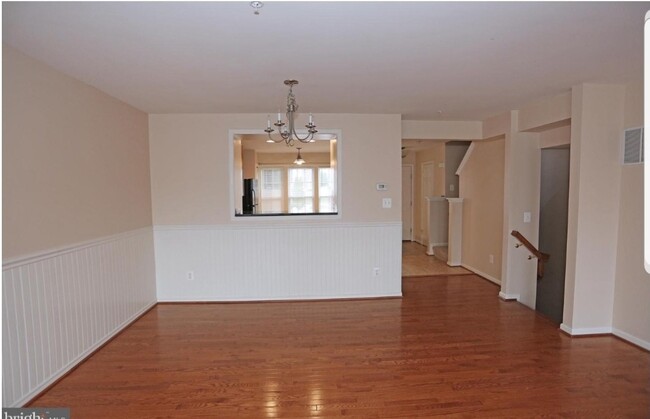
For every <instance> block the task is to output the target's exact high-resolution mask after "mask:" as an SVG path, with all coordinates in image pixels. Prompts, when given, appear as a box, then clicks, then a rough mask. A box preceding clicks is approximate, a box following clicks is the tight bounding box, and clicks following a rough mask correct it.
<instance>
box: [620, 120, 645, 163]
mask: <svg viewBox="0 0 650 419" xmlns="http://www.w3.org/2000/svg"><path fill="white" fill-rule="evenodd" d="M638 163H643V128H630V129H626V130H625V136H624V139H623V164H638Z"/></svg>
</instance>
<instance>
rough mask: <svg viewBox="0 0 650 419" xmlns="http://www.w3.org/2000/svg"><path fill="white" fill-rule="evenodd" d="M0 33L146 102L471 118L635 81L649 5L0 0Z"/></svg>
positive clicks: (116, 92)
mask: <svg viewBox="0 0 650 419" xmlns="http://www.w3.org/2000/svg"><path fill="white" fill-rule="evenodd" d="M2 8H3V42H5V43H7V44H8V45H11V46H13V47H14V48H16V49H18V50H21V51H22V52H24V53H26V54H27V55H29V56H32V57H34V58H36V59H38V60H41V61H44V62H46V63H48V64H49V65H51V66H52V67H54V68H56V69H58V70H60V71H62V72H64V73H67V74H69V75H71V76H73V77H75V78H77V79H79V80H82V81H84V82H86V83H88V84H90V85H92V86H95V87H97V88H98V89H100V90H102V91H104V92H106V93H108V94H110V95H112V96H114V97H117V98H119V99H121V100H123V101H125V102H127V103H129V104H131V105H133V106H135V107H136V108H139V109H141V110H143V111H146V112H149V113H170V112H180V113H197V112H219V113H240V112H241V113H248V112H253V113H273V112H277V111H278V110H279V109H280V108H282V107H283V106H284V102H285V100H286V88H285V86H284V85H283V81H284V80H285V79H287V78H295V79H298V80H299V81H300V84H299V85H298V86H296V87H295V89H294V92H295V93H296V97H297V99H298V103H299V104H300V106H301V110H302V111H303V112H314V113H321V112H322V113H399V114H402V115H403V116H402V118H403V119H421V120H427V119H429V120H480V119H484V118H486V117H488V116H492V115H495V114H498V113H500V112H503V111H506V110H509V109H515V108H516V107H517V106H520V105H522V104H524V103H526V102H529V101H531V100H535V99H538V98H540V97H543V96H549V95H553V94H557V93H560V92H563V91H567V90H568V89H569V88H570V87H571V86H572V85H574V84H576V83H580V82H618V83H620V82H628V81H633V80H640V79H641V77H642V65H643V50H642V48H643V20H644V14H645V12H646V11H647V10H648V9H650V3H647V2H646V3H642V2H636V3H620V2H612V3H610V2H607V3H604V2H603V3H587V2H576V3H565V2H562V3H558V2H550V3H538V2H535V3H533V2H526V3H518V2H517V3H516V2H505V3H501V2H500V3H474V2H457V3H448V2H267V3H266V4H265V5H264V7H263V8H262V9H261V13H260V15H254V14H253V9H252V8H251V7H250V5H249V3H248V2H187V3H184V2H4V3H3V5H2Z"/></svg>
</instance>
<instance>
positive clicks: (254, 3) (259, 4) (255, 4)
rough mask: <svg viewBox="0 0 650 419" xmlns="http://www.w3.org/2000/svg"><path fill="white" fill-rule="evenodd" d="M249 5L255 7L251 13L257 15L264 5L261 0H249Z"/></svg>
mask: <svg viewBox="0 0 650 419" xmlns="http://www.w3.org/2000/svg"><path fill="white" fill-rule="evenodd" d="M251 7H252V8H253V9H255V11H254V12H253V14H256V15H259V14H260V9H261V8H262V7H264V3H262V2H261V1H252V2H251Z"/></svg>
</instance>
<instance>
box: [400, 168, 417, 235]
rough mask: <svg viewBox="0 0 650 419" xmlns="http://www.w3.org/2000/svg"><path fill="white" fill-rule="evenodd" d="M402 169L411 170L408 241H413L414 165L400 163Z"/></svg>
mask: <svg viewBox="0 0 650 419" xmlns="http://www.w3.org/2000/svg"><path fill="white" fill-rule="evenodd" d="M402 167H409V168H410V169H411V196H410V199H411V226H410V228H409V229H410V231H411V234H410V237H409V241H414V239H413V215H414V213H415V211H414V209H413V207H414V205H413V204H414V203H415V190H414V189H415V164H412V163H402ZM402 183H403V181H402ZM403 205H404V203H402V206H403ZM402 222H403V220H402ZM402 231H404V230H403V227H402ZM402 241H404V239H403V238H402Z"/></svg>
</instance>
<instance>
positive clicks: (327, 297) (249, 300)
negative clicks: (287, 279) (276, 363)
mask: <svg viewBox="0 0 650 419" xmlns="http://www.w3.org/2000/svg"><path fill="white" fill-rule="evenodd" d="M378 298H402V293H397V294H358V295H356V294H355V295H343V296H341V295H318V296H313V295H308V296H301V295H299V296H295V295H292V296H287V297H282V296H281V297H273V298H264V299H260V298H259V297H228V296H225V297H223V298H220V299H216V298H201V299H195V298H176V299H160V300H158V302H159V303H264V302H273V301H312V300H313V301H321V300H357V299H358V300H361V299H369V300H372V299H378Z"/></svg>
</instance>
